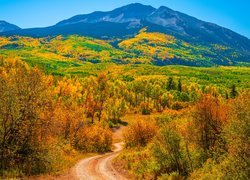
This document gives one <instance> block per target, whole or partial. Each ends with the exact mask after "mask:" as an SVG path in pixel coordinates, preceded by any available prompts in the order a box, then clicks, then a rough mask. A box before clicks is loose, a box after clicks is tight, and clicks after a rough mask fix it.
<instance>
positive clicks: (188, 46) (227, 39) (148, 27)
mask: <svg viewBox="0 0 250 180" xmlns="http://www.w3.org/2000/svg"><path fill="white" fill-rule="evenodd" d="M142 29H143V32H144V33H142ZM147 33H148V34H150V35H151V36H152V35H156V36H158V34H157V33H160V34H165V35H167V37H168V36H171V37H173V38H174V39H175V41H173V42H174V43H172V44H169V43H155V40H154V39H152V38H151V37H149V35H148V34H147ZM1 35H4V36H12V35H19V36H31V37H38V38H39V37H48V36H52V37H54V36H58V35H63V36H69V35H80V36H89V37H93V38H98V39H104V40H109V42H110V40H112V45H113V46H114V47H115V48H119V49H122V50H123V52H124V51H125V52H129V53H132V54H133V57H136V56H138V57H139V58H141V59H147V60H146V61H147V62H150V63H154V64H158V65H166V64H184V65H198V66H204V65H205V66H210V65H216V64H217V65H234V64H237V63H239V62H243V63H245V62H246V63H249V62H250V40H249V39H248V38H246V37H244V36H242V35H240V34H237V33H236V32H233V31H231V30H229V29H227V28H224V27H221V26H219V25H216V24H214V23H210V22H205V21H202V20H199V19H197V18H195V17H192V16H189V15H187V14H184V13H181V12H178V11H174V10H172V9H170V8H167V7H165V6H161V7H159V8H158V9H156V8H154V7H152V6H146V5H142V4H139V3H134V4H130V5H127V6H123V7H121V8H117V9H115V10H112V11H108V12H100V11H97V12H93V13H91V14H84V15H77V16H74V17H72V18H69V19H66V20H63V21H61V22H59V23H57V24H55V25H54V26H50V27H45V28H31V29H17V30H13V31H7V32H2V33H0V36H1ZM144 36H145V37H144ZM161 37H162V38H165V37H164V36H161ZM158 40H159V39H158ZM122 41H125V42H126V43H127V44H130V45H129V46H127V45H126V43H125V45H124V43H122ZM148 49H150V50H151V51H152V52H154V53H152V52H147V50H148ZM182 51H183V52H185V53H183V52H182ZM164 53H165V54H164ZM192 53H193V54H195V55H192ZM138 54H141V55H140V56H139V55H138ZM130 55H131V54H130ZM163 57H164V58H165V59H164V58H163ZM170 57H171V58H170ZM111 59H112V58H111ZM114 61H116V62H117V61H121V60H119V59H117V58H116V57H115V58H114ZM129 61H130V60H129ZM132 61H133V62H134V60H132ZM140 61H141V60H140ZM140 63H141V62H140Z"/></svg>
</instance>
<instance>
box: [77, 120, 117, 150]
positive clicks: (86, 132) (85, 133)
mask: <svg viewBox="0 0 250 180" xmlns="http://www.w3.org/2000/svg"><path fill="white" fill-rule="evenodd" d="M83 126H84V125H83ZM111 145H112V132H111V130H110V129H109V128H108V127H103V126H102V125H101V124H96V125H92V126H89V127H84V128H82V129H81V130H80V131H78V133H77V134H76V136H75V139H74V146H75V147H76V148H77V149H79V150H81V151H83V152H99V153H100V152H107V151H110V150H111Z"/></svg>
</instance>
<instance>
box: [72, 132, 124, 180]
mask: <svg viewBox="0 0 250 180" xmlns="http://www.w3.org/2000/svg"><path fill="white" fill-rule="evenodd" d="M120 133H121V129H120V130H118V131H117V132H115V133H114V134H115V136H114V137H115V138H116V139H118V138H119V134H120ZM113 145H114V147H115V148H114V150H113V152H111V153H107V154H104V155H98V156H94V157H89V158H86V159H83V160H81V161H80V162H79V163H78V164H77V165H76V166H75V168H74V176H75V179H79V180H125V179H126V178H125V177H123V176H122V175H121V174H119V173H118V172H117V171H116V170H115V168H114V167H113V166H112V160H113V159H114V158H115V157H116V156H117V155H118V154H119V152H120V151H121V150H122V148H123V143H122V142H118V143H115V144H113Z"/></svg>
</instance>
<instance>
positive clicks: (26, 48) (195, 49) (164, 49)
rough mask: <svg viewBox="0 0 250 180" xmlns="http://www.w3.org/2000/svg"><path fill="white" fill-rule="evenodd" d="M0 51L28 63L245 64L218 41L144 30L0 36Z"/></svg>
mask: <svg viewBox="0 0 250 180" xmlns="http://www.w3.org/2000/svg"><path fill="white" fill-rule="evenodd" d="M0 54H2V55H4V56H12V57H13V56H17V57H20V58H21V59H23V60H25V61H26V62H29V63H31V64H34V65H35V64H44V65H45V66H46V67H47V68H48V66H53V64H54V63H55V62H60V61H62V62H63V63H65V62H70V63H83V62H92V63H100V62H102V63H103V62H113V63H118V64H154V65H169V64H181V65H189V66H190V65H191V66H214V65H240V64H242V62H244V61H245V62H244V63H243V64H246V62H247V60H248V59H247V56H246V54H245V53H244V52H243V51H239V50H234V49H233V48H230V47H227V46H222V45H219V44H210V45H206V46H205V45H200V44H195V43H188V42H186V41H183V40H181V39H178V38H175V37H174V36H171V35H167V34H163V33H156V32H147V29H146V28H144V29H142V30H141V31H140V32H139V34H137V35H136V36H134V37H132V38H128V39H125V40H121V39H113V40H99V39H95V38H91V37H84V36H77V35H71V36H57V37H46V38H32V37H22V36H11V37H0Z"/></svg>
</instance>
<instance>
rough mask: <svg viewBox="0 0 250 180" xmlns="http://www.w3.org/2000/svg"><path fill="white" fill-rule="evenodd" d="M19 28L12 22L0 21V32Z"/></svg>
mask: <svg viewBox="0 0 250 180" xmlns="http://www.w3.org/2000/svg"><path fill="white" fill-rule="evenodd" d="M19 29H20V28H19V27H18V26H16V25H14V24H10V23H8V22H6V21H0V33H1V32H7V31H13V30H19Z"/></svg>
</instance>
